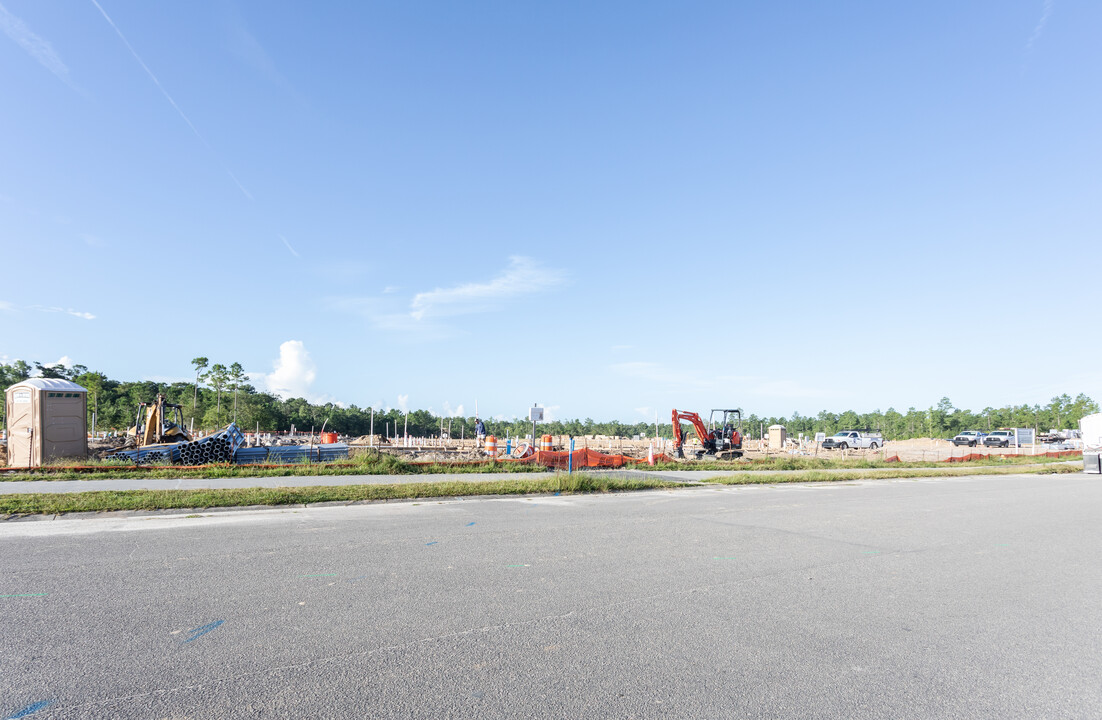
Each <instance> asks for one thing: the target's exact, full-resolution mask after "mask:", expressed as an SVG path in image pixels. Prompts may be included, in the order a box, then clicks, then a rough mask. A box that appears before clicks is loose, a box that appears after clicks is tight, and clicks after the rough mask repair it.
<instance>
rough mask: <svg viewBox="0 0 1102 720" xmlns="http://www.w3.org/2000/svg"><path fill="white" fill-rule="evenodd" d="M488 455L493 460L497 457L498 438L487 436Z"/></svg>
mask: <svg viewBox="0 0 1102 720" xmlns="http://www.w3.org/2000/svg"><path fill="white" fill-rule="evenodd" d="M486 454H487V455H489V456H490V457H492V458H496V457H497V438H496V437H494V436H493V435H487V436H486Z"/></svg>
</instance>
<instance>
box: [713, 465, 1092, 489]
mask: <svg viewBox="0 0 1102 720" xmlns="http://www.w3.org/2000/svg"><path fill="white" fill-rule="evenodd" d="M1077 472H1082V468H1080V467H1079V466H1078V465H1068V464H1065V465H1050V466H1046V467H978V468H977V467H940V468H900V469H898V470H897V469H894V468H893V469H884V470H872V471H868V472H846V471H845V470H835V471H826V470H809V471H807V472H802V473H794V474H792V475H768V476H764V477H763V476H761V475H756V474H755V473H735V474H731V475H724V476H721V477H711V478H708V479H706V480H701V482H702V483H713V484H717V485H773V484H780V483H791V482H805V483H814V482H845V481H848V480H892V479H897V478H899V479H906V478H924V477H946V476H947V477H963V476H969V475H1062V474H1065V473H1077Z"/></svg>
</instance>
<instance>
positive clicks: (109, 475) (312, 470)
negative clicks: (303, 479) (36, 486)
mask: <svg viewBox="0 0 1102 720" xmlns="http://www.w3.org/2000/svg"><path fill="white" fill-rule="evenodd" d="M98 466H102V469H96V470H89V469H88V467H93V468H96V467H98ZM502 472H511V473H537V474H540V473H542V474H547V473H548V470H547V468H545V467H543V466H542V465H529V464H524V463H491V462H486V463H481V464H451V463H437V464H431V465H421V464H416V463H411V462H409V461H407V460H404V459H402V458H397V457H394V456H392V455H380V454H374V453H372V454H363V455H358V456H357V457H355V458H353V459H352V460H349V461H345V462H340V463H310V462H303V463H295V464H290V465H280V466H278V467H257V466H252V465H208V466H204V467H198V468H196V467H188V468H180V467H173V466H172V465H145V466H142V467H136V466H134V465H131V464H121V463H119V462H117V461H89V462H88V463H87V464H86V465H85V468H84V469H82V470H80V471H75V470H67V469H66V468H64V467H52V468H46V469H44V470H43V471H39V472H22V473H10V474H9V473H3V474H0V483H3V482H28V481H32V480H44V481H47V482H49V481H52V480H144V479H177V478H201V479H207V480H210V479H218V478H242V477H296V476H310V477H317V476H325V475H444V474H447V475H487V474H494V473H502Z"/></svg>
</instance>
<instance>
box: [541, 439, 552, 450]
mask: <svg viewBox="0 0 1102 720" xmlns="http://www.w3.org/2000/svg"><path fill="white" fill-rule="evenodd" d="M540 452H551V436H550V435H543V436H541V437H540Z"/></svg>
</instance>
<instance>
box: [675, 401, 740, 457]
mask: <svg viewBox="0 0 1102 720" xmlns="http://www.w3.org/2000/svg"><path fill="white" fill-rule="evenodd" d="M717 414H718V417H717ZM682 420H685V421H688V422H691V423H692V424H693V430H694V431H695V432H696V436H697V437H698V438H699V439H700V445H701V448H702V449H701V450H698V451H697V452H696V459H697V460H700V459H701V458H703V457H704V456H705V455H714V456H715V457H716V459H717V460H733V459H735V458H740V457H742V410H739V409H734V410H712V412H711V414H710V415H709V416H708V425H709V426H710V429H709V427H707V426H705V425H704V421H703V420H702V419H701V418H700V416H699V415H697V414H696V413H694V412H682V411H680V410H674V411H673V447H674V449H675V450H676V451H677V457H679V458H684V457H685V452H684V450H683V448H682V446H683V445H684V441H685V438H684V435H683V434H682V432H681V421H682Z"/></svg>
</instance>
